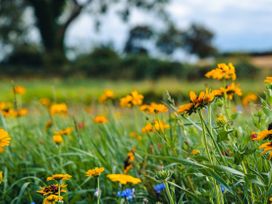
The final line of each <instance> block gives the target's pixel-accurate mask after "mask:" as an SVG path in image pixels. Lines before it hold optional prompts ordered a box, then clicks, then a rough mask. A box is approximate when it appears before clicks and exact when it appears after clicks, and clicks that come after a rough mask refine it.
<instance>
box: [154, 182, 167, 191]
mask: <svg viewBox="0 0 272 204" xmlns="http://www.w3.org/2000/svg"><path fill="white" fill-rule="evenodd" d="M153 189H154V190H155V191H156V193H157V194H160V193H161V192H162V191H163V190H164V189H165V185H164V183H160V184H157V185H155V186H153Z"/></svg>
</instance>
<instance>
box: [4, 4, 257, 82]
mask: <svg viewBox="0 0 272 204" xmlns="http://www.w3.org/2000/svg"><path fill="white" fill-rule="evenodd" d="M120 2H121V1H119V0H115V1H107V0H85V1H80V0H58V1H55V0H14V1H7V0H0V4H1V6H0V47H1V50H2V51H1V56H0V59H2V60H1V62H0V73H1V76H12V77H14V76H23V77H24V76H48V77H50V76H59V77H69V76H77V75H78V76H80V77H88V78H104V79H129V80H141V79H158V78H161V77H176V78H179V79H187V80H197V79H200V78H202V77H203V73H205V72H206V70H207V69H208V68H210V67H211V66H214V65H215V64H216V63H217V62H221V61H228V60H229V59H231V60H232V61H233V62H234V63H235V66H236V67H237V73H238V77H239V78H257V77H259V73H260V69H258V68H257V67H256V66H255V65H253V64H251V63H250V60H249V56H244V57H242V58H241V57H240V55H237V53H236V55H234V53H228V54H227V55H226V53H220V52H219V51H218V50H217V48H216V47H215V46H214V44H213V39H214V33H213V32H212V31H211V30H209V29H208V28H207V27H205V26H204V25H201V24H198V23H192V25H191V26H189V28H188V29H186V30H181V29H180V28H177V26H176V25H175V24H174V22H172V21H171V20H170V19H169V18H168V15H167V11H166V10H165V6H166V5H167V4H168V3H169V2H170V0H148V1H146V0H126V1H125V3H124V2H123V1H122V3H120ZM117 4H118V5H121V7H120V9H119V10H118V12H117V13H116V15H117V16H118V17H120V18H121V19H122V20H123V22H124V23H127V22H129V18H130V12H131V10H132V9H139V10H144V11H147V12H150V13H153V14H154V15H156V16H157V17H158V19H159V20H161V21H162V22H163V24H164V28H165V29H158V28H156V27H154V26H152V25H148V24H144V25H134V26H132V27H131V28H130V29H129V31H128V33H127V40H126V43H125V44H124V48H123V50H122V52H120V51H117V50H116V49H115V48H114V47H113V46H111V45H108V44H105V45H99V46H96V47H95V48H94V49H93V50H91V51H90V52H89V53H88V52H85V53H83V54H82V53H74V54H75V57H74V58H73V59H71V58H69V57H67V56H68V55H67V52H68V51H69V48H68V47H67V46H66V42H65V36H66V33H67V30H68V28H69V27H70V26H71V24H72V23H73V22H74V21H75V20H76V19H77V18H78V17H79V16H80V15H81V13H83V12H86V13H88V14H89V15H90V16H92V18H93V19H94V21H95V29H97V30H99V27H100V25H101V20H100V19H101V17H102V16H104V15H106V14H107V13H108V12H109V11H110V10H111V9H112V8H113V7H114V5H117ZM30 11H31V12H32V15H30V14H29V13H30ZM33 28H35V29H37V30H38V33H39V35H40V42H39V43H34V42H32V40H31V35H30V32H31V30H32V29H33ZM86 43H87V42H86ZM151 50H156V51H157V52H158V53H160V55H159V57H158V56H153V55H152V54H151ZM177 51H181V52H184V53H185V54H187V55H188V56H189V55H190V56H192V55H193V56H196V57H197V58H198V59H199V60H198V61H197V63H194V64H191V63H187V62H182V61H180V60H179V61H177V60H173V58H172V57H171V56H173V55H174V54H175V52H177ZM235 56H239V57H235Z"/></svg>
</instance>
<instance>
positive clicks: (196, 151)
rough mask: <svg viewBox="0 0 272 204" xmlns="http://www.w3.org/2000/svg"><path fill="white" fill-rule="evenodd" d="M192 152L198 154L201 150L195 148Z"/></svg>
mask: <svg viewBox="0 0 272 204" xmlns="http://www.w3.org/2000/svg"><path fill="white" fill-rule="evenodd" d="M191 153H192V155H197V154H199V153H200V151H199V150H198V149H193V150H192V152H191Z"/></svg>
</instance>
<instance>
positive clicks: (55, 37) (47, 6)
mask: <svg viewBox="0 0 272 204" xmlns="http://www.w3.org/2000/svg"><path fill="white" fill-rule="evenodd" d="M29 2H30V4H31V6H32V7H33V9H34V14H35V17H36V24H37V28H38V30H39V32H40V36H41V40H42V44H43V47H44V50H45V52H46V53H45V54H46V58H47V60H49V61H52V63H54V62H59V63H61V62H65V61H66V56H65V47H64V37H65V32H66V28H64V26H63V25H60V24H59V23H58V17H59V16H60V15H61V13H62V8H63V6H64V4H65V0H57V1H55V0H52V1H48V0H29ZM59 63H57V64H59Z"/></svg>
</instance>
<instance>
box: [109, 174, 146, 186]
mask: <svg viewBox="0 0 272 204" xmlns="http://www.w3.org/2000/svg"><path fill="white" fill-rule="evenodd" d="M107 177H108V178H109V179H110V180H111V181H112V182H119V183H120V184H123V185H125V184H128V183H131V184H138V183H141V182H142V181H141V179H139V178H135V177H133V176H130V175H126V174H108V175H107Z"/></svg>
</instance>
